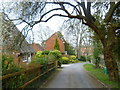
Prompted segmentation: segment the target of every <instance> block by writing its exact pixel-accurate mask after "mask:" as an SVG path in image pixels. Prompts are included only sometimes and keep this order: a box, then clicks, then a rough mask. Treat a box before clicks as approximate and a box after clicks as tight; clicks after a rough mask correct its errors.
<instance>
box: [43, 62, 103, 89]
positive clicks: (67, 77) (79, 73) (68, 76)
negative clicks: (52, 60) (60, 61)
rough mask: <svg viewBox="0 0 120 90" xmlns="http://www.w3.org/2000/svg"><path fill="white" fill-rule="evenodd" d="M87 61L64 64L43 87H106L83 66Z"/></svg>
mask: <svg viewBox="0 0 120 90" xmlns="http://www.w3.org/2000/svg"><path fill="white" fill-rule="evenodd" d="M84 64H85V63H75V64H67V65H62V68H61V69H58V70H57V72H55V73H54V74H53V75H52V76H51V77H50V78H49V79H48V80H47V81H46V82H45V83H44V84H43V85H42V86H41V88H104V86H103V85H102V84H101V83H99V82H98V81H97V80H96V79H94V78H93V77H91V76H90V75H88V73H87V72H86V70H85V69H84V68H83V65H84Z"/></svg>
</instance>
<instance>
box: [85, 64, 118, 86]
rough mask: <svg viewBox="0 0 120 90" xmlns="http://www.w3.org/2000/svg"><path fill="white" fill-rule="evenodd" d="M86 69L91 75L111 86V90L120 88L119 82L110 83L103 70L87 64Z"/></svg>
mask: <svg viewBox="0 0 120 90" xmlns="http://www.w3.org/2000/svg"><path fill="white" fill-rule="evenodd" d="M84 68H85V69H86V70H87V71H89V73H90V74H92V75H93V76H95V77H96V78H97V79H98V80H100V81H101V82H103V83H104V84H106V85H107V86H109V87H110V88H120V84H119V83H118V82H114V81H110V80H109V77H108V75H107V74H105V73H104V70H103V69H101V68H99V69H98V68H95V66H94V65H93V64H85V65H84Z"/></svg>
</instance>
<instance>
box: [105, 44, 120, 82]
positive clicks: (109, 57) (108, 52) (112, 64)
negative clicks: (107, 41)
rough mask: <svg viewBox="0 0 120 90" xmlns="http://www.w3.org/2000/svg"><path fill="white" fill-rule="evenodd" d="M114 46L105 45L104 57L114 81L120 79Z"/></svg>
mask: <svg viewBox="0 0 120 90" xmlns="http://www.w3.org/2000/svg"><path fill="white" fill-rule="evenodd" d="M112 49H113V48H111V47H109V46H105V47H104V59H105V65H106V67H107V71H108V75H109V79H110V80H112V81H119V70H118V66H117V62H116V60H115V58H114V56H113V50H112Z"/></svg>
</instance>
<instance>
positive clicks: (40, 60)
mask: <svg viewBox="0 0 120 90" xmlns="http://www.w3.org/2000/svg"><path fill="white" fill-rule="evenodd" d="M31 63H36V64H42V65H45V64H47V63H48V57H47V56H46V57H45V56H42V55H41V56H37V55H35V57H34V58H33V60H32V61H31Z"/></svg>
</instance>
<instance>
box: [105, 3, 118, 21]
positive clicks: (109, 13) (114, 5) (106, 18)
mask: <svg viewBox="0 0 120 90" xmlns="http://www.w3.org/2000/svg"><path fill="white" fill-rule="evenodd" d="M112 3H113V2H111V6H110V9H109V11H108V13H107V15H106V17H105V22H107V23H108V22H110V20H111V18H112V15H113V13H114V11H115V10H116V8H118V7H119V6H120V1H119V2H118V3H116V4H114V3H113V4H112Z"/></svg>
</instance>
